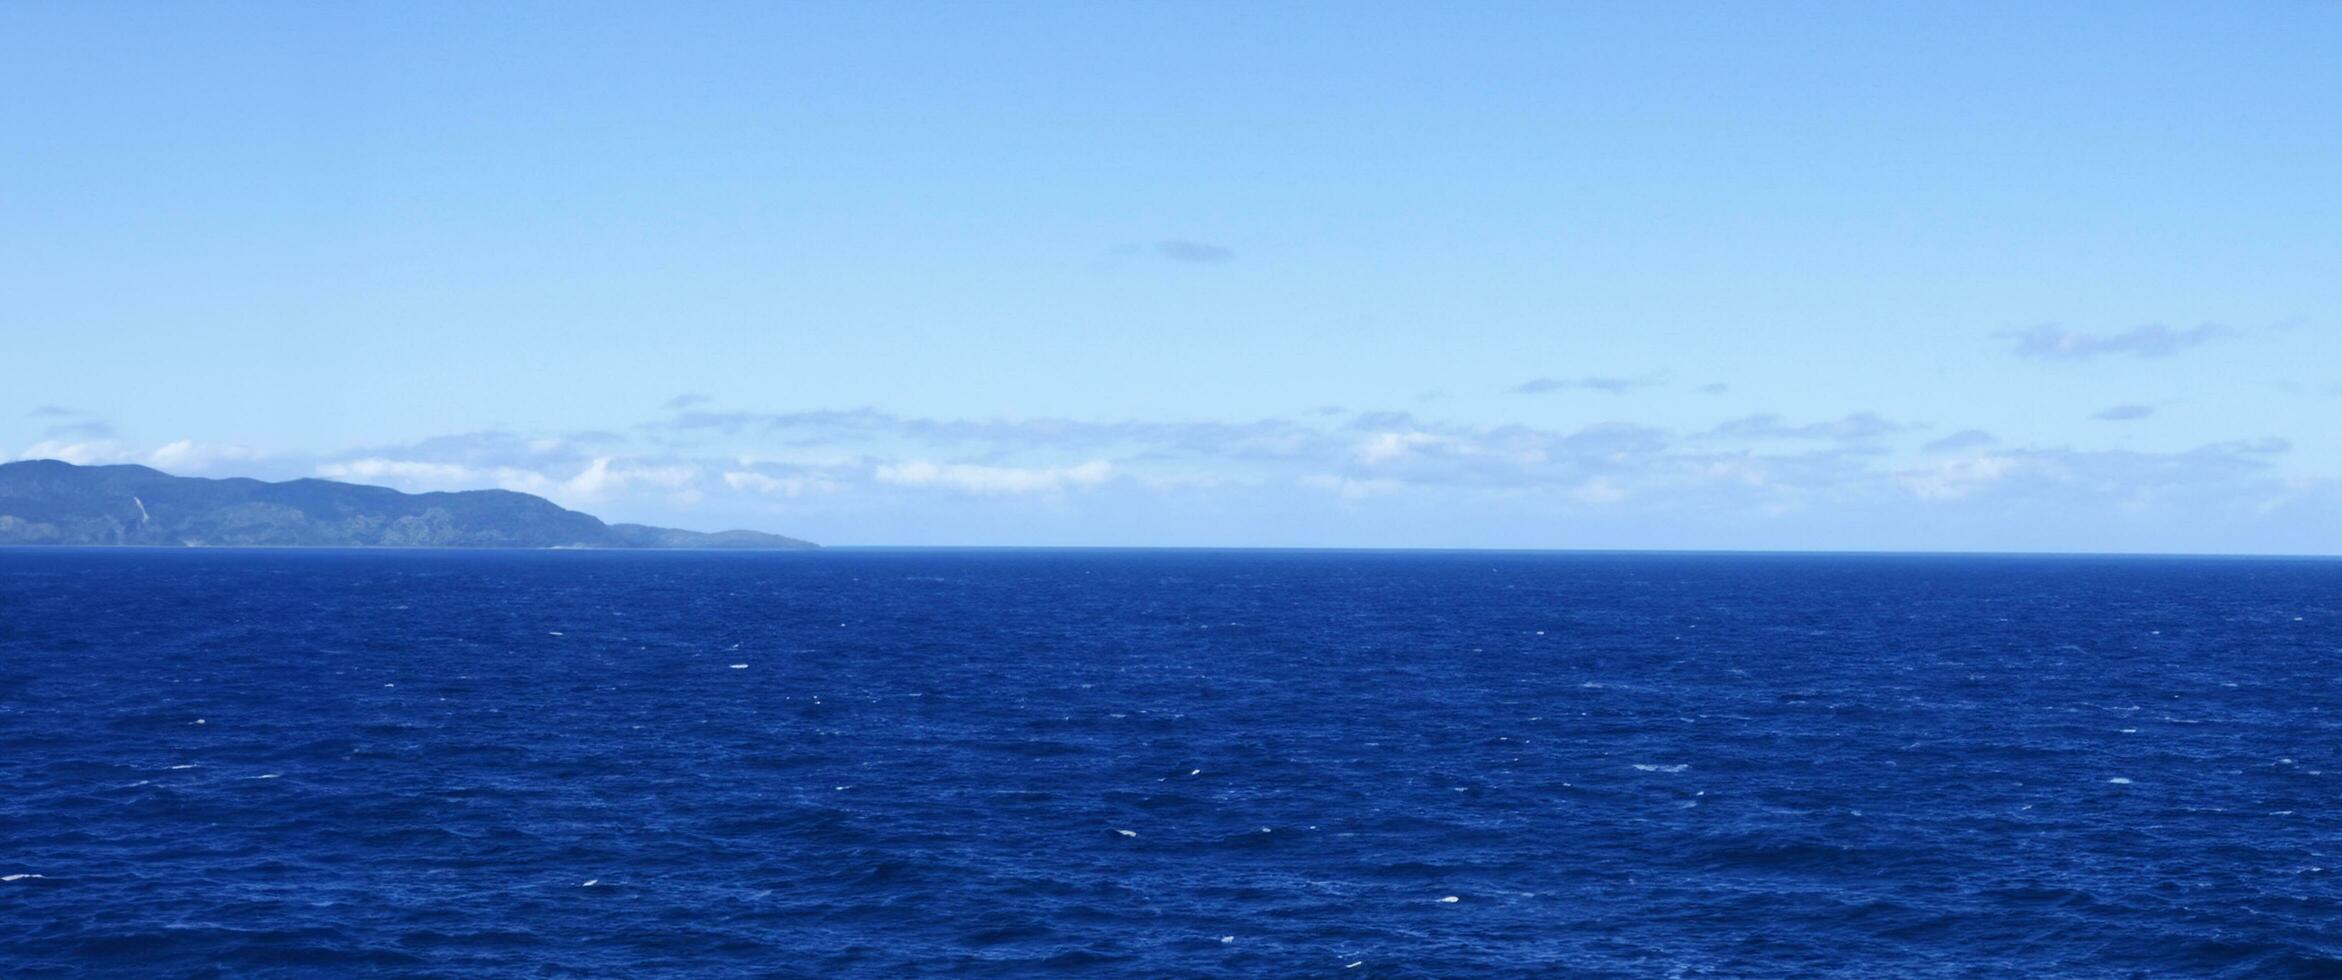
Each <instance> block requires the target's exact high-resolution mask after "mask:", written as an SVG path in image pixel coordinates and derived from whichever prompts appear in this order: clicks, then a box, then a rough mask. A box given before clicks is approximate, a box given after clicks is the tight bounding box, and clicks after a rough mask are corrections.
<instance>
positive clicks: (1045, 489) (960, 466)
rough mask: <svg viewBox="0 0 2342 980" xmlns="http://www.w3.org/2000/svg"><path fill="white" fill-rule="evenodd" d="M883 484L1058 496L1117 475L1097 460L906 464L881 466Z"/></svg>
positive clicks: (918, 461) (878, 473)
mask: <svg viewBox="0 0 2342 980" xmlns="http://www.w3.org/2000/svg"><path fill="white" fill-rule="evenodd" d="M872 475H873V476H874V477H876V478H877V480H878V482H880V483H889V484H894V485H896V486H906V487H945V488H949V489H952V490H958V491H962V492H965V493H976V494H1036V493H1057V492H1059V491H1062V490H1065V489H1067V488H1069V487H1083V486H1095V485H1097V484H1100V483H1104V482H1106V479H1107V478H1108V477H1111V476H1113V475H1114V466H1113V464H1111V463H1108V462H1107V461H1105V460H1102V459H1093V460H1090V461H1088V462H1085V463H1080V464H1076V465H1073V466H1044V467H1019V466H984V465H978V464H970V463H933V462H929V461H927V460H923V459H913V460H905V461H903V462H900V463H888V464H886V465H883V466H880V467H878V468H877V469H876V471H875V472H874V473H873V474H872Z"/></svg>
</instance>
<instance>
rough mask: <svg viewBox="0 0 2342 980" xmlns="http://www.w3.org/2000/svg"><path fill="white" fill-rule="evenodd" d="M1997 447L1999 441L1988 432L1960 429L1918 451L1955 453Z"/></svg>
mask: <svg viewBox="0 0 2342 980" xmlns="http://www.w3.org/2000/svg"><path fill="white" fill-rule="evenodd" d="M1997 445H2000V440H1999V439H1996V438H1994V437H1993V435H1992V433H1990V432H1986V431H1984V430H1983V429H1961V430H1960V431H1958V432H1954V433H1952V434H1951V435H1948V436H1945V437H1943V438H1941V439H1936V440H1932V441H1930V442H1928V443H1927V444H1926V445H1924V446H1921V447H1919V449H1920V451H1922V452H1930V453H1955V452H1959V451H1960V450H1963V449H1982V448H1984V447H1986V446H1997Z"/></svg>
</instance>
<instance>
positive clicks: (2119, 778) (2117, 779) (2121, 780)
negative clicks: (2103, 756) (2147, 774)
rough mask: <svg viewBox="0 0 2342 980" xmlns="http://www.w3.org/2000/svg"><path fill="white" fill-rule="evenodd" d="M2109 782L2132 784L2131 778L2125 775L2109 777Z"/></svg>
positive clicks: (2117, 784) (2124, 784)
mask: <svg viewBox="0 0 2342 980" xmlns="http://www.w3.org/2000/svg"><path fill="white" fill-rule="evenodd" d="M2107 782H2110V783H2113V784H2115V785H2116V786H2128V785H2130V784H2131V781H2130V780H2129V779H2127V778H2125V777H2122V776H2116V777H2114V778H2113V779H2109V780H2107Z"/></svg>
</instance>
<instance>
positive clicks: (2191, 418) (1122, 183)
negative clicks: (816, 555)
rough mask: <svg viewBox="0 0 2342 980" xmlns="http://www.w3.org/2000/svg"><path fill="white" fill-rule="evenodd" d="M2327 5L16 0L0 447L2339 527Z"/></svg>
mask: <svg viewBox="0 0 2342 980" xmlns="http://www.w3.org/2000/svg"><path fill="white" fill-rule="evenodd" d="M2337 51H2342V5H2338V4H2333V3H2308V2H2270V3H2239V4H2155V3H2123V4H2112V3H2107V4H2095V3H2072V4H2039V3H2021V4H2019V3H2011V4H1990V3H1977V4H1944V5H1919V4H1878V3H1863V4H1761V5H1760V4H1722V3H1716V4H1689V3H1685V4H1623V3H1620V4H1574V5H1563V4H1478V5H1444V4H1418V5H1394V4H1356V3H1339V4H1336V3H1326V4H1276V5H1237V4H1216V3H1215V4H1203V3H1196V4H1136V3H1133V4H1075V3H1064V4H956V5H947V4H880V3H871V4H844V3H825V4H795V5H788V4H767V3H754V4H738V5H731V4H635V5H616V4H612V5H591V4H582V3H560V4H544V5H528V4H515V5H479V4H445V5H435V4H401V5H378V6H372V7H364V8H361V7H353V6H348V5H341V6H318V5H296V4H282V5H273V4H242V5H150V4H121V5H116V4H103V3H95V4H18V5H10V6H7V7H4V8H0V87H4V88H5V90H6V91H8V92H10V93H11V96H10V97H9V98H8V99H5V100H0V131H4V132H6V133H7V134H8V136H7V143H6V145H7V149H8V152H6V153H0V295H4V296H5V297H6V301H5V302H0V342H4V345H0V357H4V358H5V364H6V367H7V370H6V371H5V372H4V376H5V378H6V384H5V385H4V386H0V456H7V457H22V456H55V457H61V458H67V459H72V460H75V461H81V462H106V461H123V462H145V463H150V464H152V465H157V466H160V467H162V468H164V469H167V470H171V471H173V472H181V473H188V474H195V475H256V476H263V477H269V478H282V477H290V476H304V475H325V476H333V477H337V478H344V479H352V480H360V481H364V482H378V483H386V484H390V485H394V486H399V487H402V488H406V489H453V488H463V487H473V486H491V485H494V486H508V487H512V488H515V489H523V490H528V491H531V492H537V493H543V494H545V495H547V496H550V497H552V498H554V499H556V500H559V501H561V502H562V503H564V504H568V505H571V506H575V507H579V508H581V509H585V510H589V511H591V512H593V513H596V514H600V515H602V516H605V517H609V518H613V519H629V520H645V521H652V522H659V523H670V524H675V525H679V526H685V527H694V528H716V527H731V526H749V527H757V528H763V529H767V530H774V531H780V532H784V533H790V534H797V535H801V536H806V537H811V538H814V539H816V540H821V541H825V542H836V543H868V544H916V543H933V544H1161V545H1304V546H1410V547H1440V546H1458V547H1666V548H1685V547H1690V548H1832V549H1835V548H1865V549H1868V548H1878V549H1951V550H1970V549H1982V550H2111V551H2215V552H2245V551H2280V552H2297V551H2310V552H2323V553H2334V552H2342V431H2337V429H2338V427H2337V426H2335V425H2334V424H2333V421H2334V420H2335V419H2336V418H2338V417H2342V288H2338V287H2337V285H2336V283H2337V282H2338V281H2342V94H2337V93H2342V59H2337V58H2336V57H2335V56H2334V55H2335V52H2337Z"/></svg>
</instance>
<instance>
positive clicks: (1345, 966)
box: [1342, 960, 1366, 970]
mask: <svg viewBox="0 0 2342 980" xmlns="http://www.w3.org/2000/svg"><path fill="white" fill-rule="evenodd" d="M1365 965H1366V961H1365V960H1353V961H1351V962H1348V963H1344V964H1342V969H1345V970H1355V969H1357V968H1359V967H1362V966H1365Z"/></svg>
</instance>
